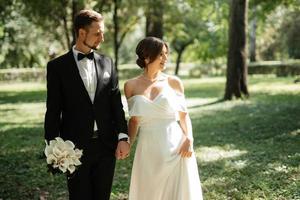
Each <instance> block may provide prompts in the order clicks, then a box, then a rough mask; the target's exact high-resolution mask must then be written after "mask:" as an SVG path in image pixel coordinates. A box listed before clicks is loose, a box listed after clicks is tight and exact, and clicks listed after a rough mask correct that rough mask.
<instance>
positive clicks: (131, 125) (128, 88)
mask: <svg viewBox="0 0 300 200" xmlns="http://www.w3.org/2000/svg"><path fill="white" fill-rule="evenodd" d="M133 90H134V83H133V81H132V80H129V81H127V82H126V83H125V84H124V93H125V96H126V98H127V99H129V98H130V97H132V96H133V94H134V92H133ZM138 126H139V117H136V116H132V117H130V119H129V120H128V135H129V139H130V145H131V146H132V145H133V143H134V140H135V138H136V135H137V132H138Z"/></svg>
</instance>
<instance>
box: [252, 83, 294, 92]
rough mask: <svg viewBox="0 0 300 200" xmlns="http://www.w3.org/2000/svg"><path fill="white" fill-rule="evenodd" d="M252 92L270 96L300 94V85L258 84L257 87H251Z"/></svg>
mask: <svg viewBox="0 0 300 200" xmlns="http://www.w3.org/2000/svg"><path fill="white" fill-rule="evenodd" d="M250 91H251V92H256V93H266V92H267V93H268V94H270V95H274V94H285V93H289V94H298V93H300V86H299V84H295V83H290V84H285V85H283V84H282V83H280V82H279V83H272V84H270V83H268V82H265V83H256V84H255V85H252V86H250Z"/></svg>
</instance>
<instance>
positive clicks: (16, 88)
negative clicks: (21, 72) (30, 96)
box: [0, 82, 46, 92]
mask: <svg viewBox="0 0 300 200" xmlns="http://www.w3.org/2000/svg"><path fill="white" fill-rule="evenodd" d="M45 89H46V83H40V82H36V83H35V82H29V83H24V82H20V83H1V84H0V91H1V92H8V91H13V92H25V91H39V90H45Z"/></svg>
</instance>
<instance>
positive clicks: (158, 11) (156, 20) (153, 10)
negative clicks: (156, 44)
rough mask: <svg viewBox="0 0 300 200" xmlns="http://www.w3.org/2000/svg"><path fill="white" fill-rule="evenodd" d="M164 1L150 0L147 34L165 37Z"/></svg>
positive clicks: (147, 15) (147, 14)
mask: <svg viewBox="0 0 300 200" xmlns="http://www.w3.org/2000/svg"><path fill="white" fill-rule="evenodd" d="M163 10H164V9H163V2H162V1H160V0H148V12H147V13H146V36H153V37H158V38H161V39H162V38H163Z"/></svg>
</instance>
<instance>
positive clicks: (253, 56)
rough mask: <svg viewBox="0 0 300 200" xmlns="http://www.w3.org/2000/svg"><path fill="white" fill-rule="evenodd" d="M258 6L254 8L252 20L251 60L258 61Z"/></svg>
mask: <svg viewBox="0 0 300 200" xmlns="http://www.w3.org/2000/svg"><path fill="white" fill-rule="evenodd" d="M256 22H257V18H256V8H255V7H254V8H253V19H252V20H251V21H250V42H249V44H250V48H249V51H250V62H255V61H256V27H257V26H256Z"/></svg>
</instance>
